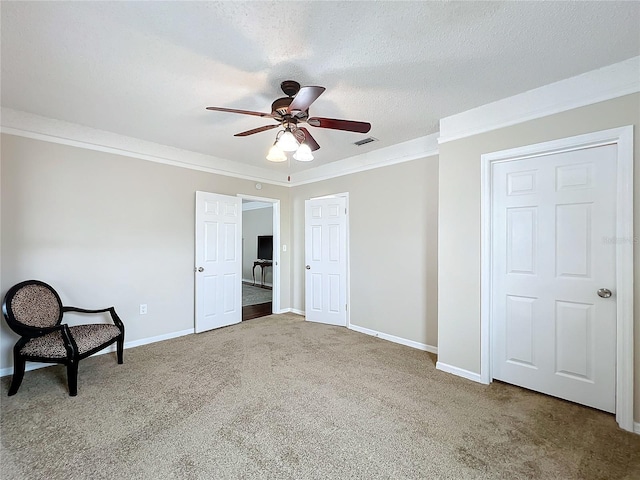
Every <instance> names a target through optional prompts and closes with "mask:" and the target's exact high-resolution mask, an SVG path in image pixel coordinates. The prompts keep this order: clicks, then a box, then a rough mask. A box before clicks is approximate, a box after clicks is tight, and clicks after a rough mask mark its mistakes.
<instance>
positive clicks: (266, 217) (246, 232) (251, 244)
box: [242, 206, 273, 285]
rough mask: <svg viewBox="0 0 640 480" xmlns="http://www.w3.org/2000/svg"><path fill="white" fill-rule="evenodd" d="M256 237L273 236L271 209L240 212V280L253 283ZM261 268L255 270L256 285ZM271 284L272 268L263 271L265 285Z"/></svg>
mask: <svg viewBox="0 0 640 480" xmlns="http://www.w3.org/2000/svg"><path fill="white" fill-rule="evenodd" d="M258 235H273V207H271V206H269V207H266V208H258V209H255V210H245V211H243V212H242V278H243V279H244V280H248V281H253V274H252V270H253V262H255V261H256V260H257V259H258V257H257V254H258ZM260 268H261V267H257V268H256V284H257V283H258V282H260V279H261V278H262V272H261V270H260ZM272 283H273V267H272V268H266V269H265V284H266V285H272Z"/></svg>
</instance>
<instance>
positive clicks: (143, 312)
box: [140, 303, 147, 315]
mask: <svg viewBox="0 0 640 480" xmlns="http://www.w3.org/2000/svg"><path fill="white" fill-rule="evenodd" d="M146 314H147V304H146V303H141V304H140V315H146Z"/></svg>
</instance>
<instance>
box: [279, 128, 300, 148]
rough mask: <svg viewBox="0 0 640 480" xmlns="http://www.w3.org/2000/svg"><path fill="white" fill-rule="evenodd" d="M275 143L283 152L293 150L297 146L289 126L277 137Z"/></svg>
mask: <svg viewBox="0 0 640 480" xmlns="http://www.w3.org/2000/svg"><path fill="white" fill-rule="evenodd" d="M276 145H277V146H278V147H279V148H280V149H281V150H282V151H283V152H295V151H296V150H297V149H298V147H299V144H298V141H297V140H296V137H294V136H293V133H291V129H289V128H287V129H286V130H285V131H284V133H282V135H279V138H278V139H277V140H276Z"/></svg>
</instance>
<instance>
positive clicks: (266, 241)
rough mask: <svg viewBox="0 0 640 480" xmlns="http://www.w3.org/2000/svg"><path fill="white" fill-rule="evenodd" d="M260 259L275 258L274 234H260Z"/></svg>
mask: <svg viewBox="0 0 640 480" xmlns="http://www.w3.org/2000/svg"><path fill="white" fill-rule="evenodd" d="M258 260H273V235H258Z"/></svg>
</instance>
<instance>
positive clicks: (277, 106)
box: [271, 97, 293, 115]
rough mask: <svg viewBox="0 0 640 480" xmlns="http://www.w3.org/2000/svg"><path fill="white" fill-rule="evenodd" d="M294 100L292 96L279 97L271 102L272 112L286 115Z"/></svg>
mask: <svg viewBox="0 0 640 480" xmlns="http://www.w3.org/2000/svg"><path fill="white" fill-rule="evenodd" d="M292 101H293V98H292V97H282V98H278V99H277V100H275V101H274V102H273V103H272V104H271V113H274V114H275V113H278V114H280V115H285V114H286V113H287V109H288V108H289V105H291V102H292Z"/></svg>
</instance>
